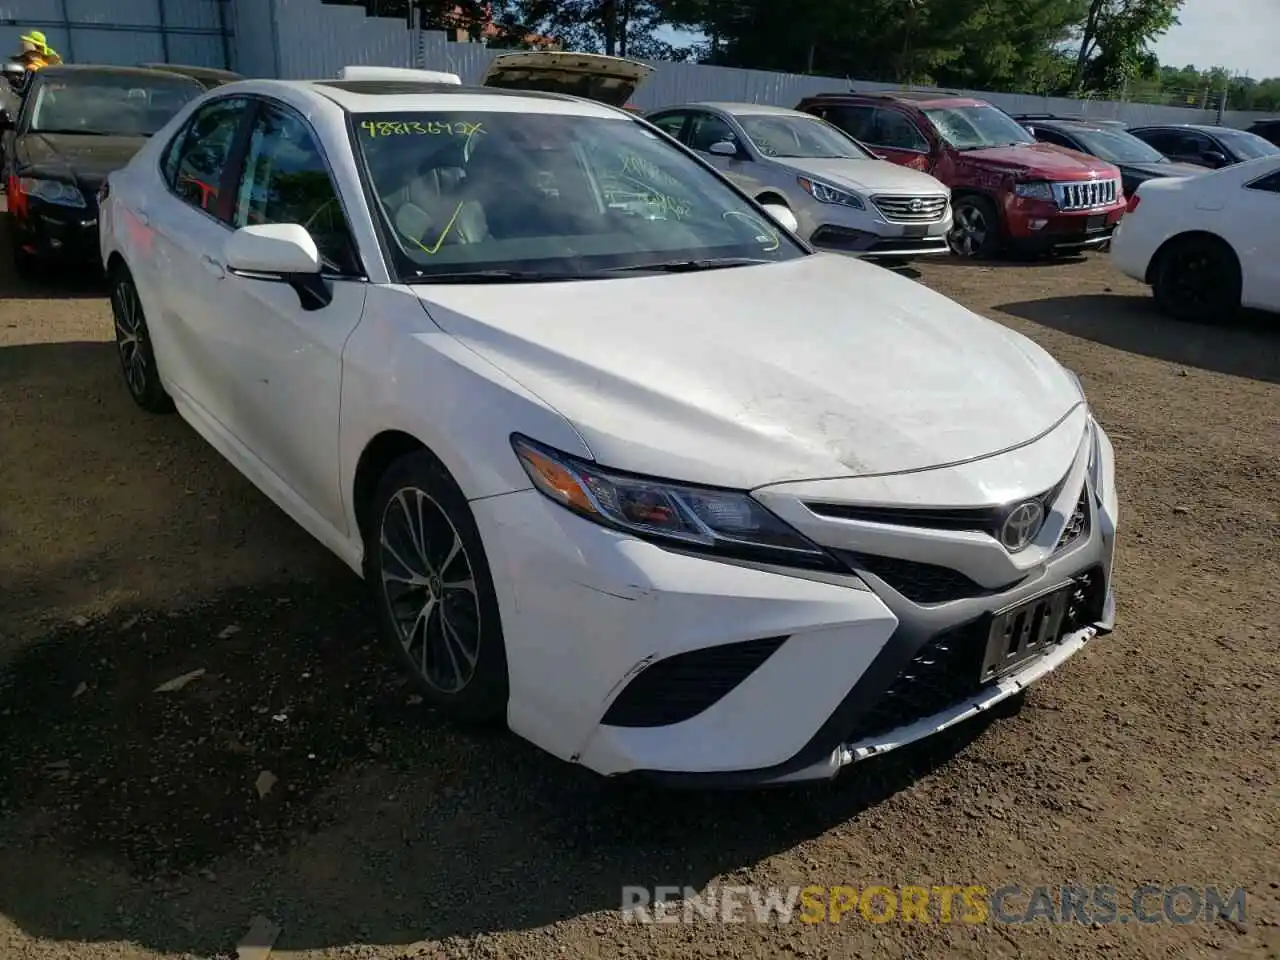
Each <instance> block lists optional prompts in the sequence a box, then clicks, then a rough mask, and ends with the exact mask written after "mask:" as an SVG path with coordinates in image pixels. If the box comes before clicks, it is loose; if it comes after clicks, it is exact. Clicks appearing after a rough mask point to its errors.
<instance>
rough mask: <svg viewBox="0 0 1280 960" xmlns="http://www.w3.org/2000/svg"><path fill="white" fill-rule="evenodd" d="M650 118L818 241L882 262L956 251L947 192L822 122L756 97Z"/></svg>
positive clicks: (679, 109) (660, 112)
mask: <svg viewBox="0 0 1280 960" xmlns="http://www.w3.org/2000/svg"><path fill="white" fill-rule="evenodd" d="M647 119H648V120H649V122H650V123H652V124H654V125H655V126H657V127H658V128H659V129H660V130H662V131H663V132H664V133H666V134H668V135H669V136H672V137H675V138H676V139H677V140H680V141H681V142H682V143H684V144H685V145H687V146H689V147H691V148H693V149H694V150H695V151H697V152H698V153H699V154H701V155H702V156H703V159H705V160H706V161H707V162H708V163H710V164H711V165H712V166H714V167H716V168H717V169H718V170H720V171H721V172H722V173H724V174H725V176H727V177H728V178H729V179H730V180H732V181H733V182H734V183H735V184H737V185H738V186H739V187H740V188H741V189H742V190H744V191H745V192H747V193H748V194H750V195H751V196H753V197H755V198H756V199H757V200H759V201H760V202H762V203H771V204H785V205H786V206H788V207H789V208H790V209H791V210H792V211H793V212H794V213H795V216H796V219H797V220H798V221H799V224H800V228H799V231H798V232H799V234H800V236H802V237H803V238H805V239H806V240H808V241H809V242H810V243H812V244H813V245H814V246H816V247H821V248H823V249H828V250H835V251H840V252H844V253H854V254H859V255H862V256H868V257H876V258H882V257H883V258H902V257H913V256H917V255H920V254H947V253H950V252H951V251H950V248H949V247H948V246H947V234H948V233H949V232H950V231H951V227H952V216H951V191H950V190H948V189H947V187H946V186H945V185H944V184H943V183H942V182H941V181H939V180H937V179H935V178H934V177H931V176H930V175H929V174H927V173H922V172H921V171H919V170H910V169H908V168H906V167H902V166H899V165H898V164H896V163H890V162H889V161H887V160H882V159H879V158H878V157H876V156H875V155H874V154H872V153H871V152H870V151H868V150H867V149H866V148H865V147H863V146H862V145H861V144H860V143H858V142H857V141H856V140H854V139H853V138H852V137H850V136H849V135H848V134H847V133H845V132H844V131H843V130H841V129H839V128H838V127H835V126H832V125H831V124H829V123H827V122H826V121H825V120H822V119H819V118H818V117H814V116H811V115H810V114H807V113H800V112H799V111H797V110H787V109H785V108H783V107H771V106H767V105H764V104H758V103H690V104H686V105H684V106H681V107H669V108H666V109H663V110H657V111H654V112H653V113H650V114H648V116H647Z"/></svg>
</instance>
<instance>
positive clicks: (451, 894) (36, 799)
mask: <svg viewBox="0 0 1280 960" xmlns="http://www.w3.org/2000/svg"><path fill="white" fill-rule="evenodd" d="M371 623H372V617H371V616H369V612H368V611H367V610H366V607H365V604H364V601H363V592H362V588H361V587H360V585H359V584H358V582H357V581H356V580H355V578H354V577H344V578H340V579H337V580H334V581H333V582H328V583H317V584H310V585H305V584H302V585H299V584H295V585H291V586H279V587H275V588H272V589H257V588H252V589H246V590H240V591H234V592H229V593H224V594H221V595H217V596H211V597H209V598H208V599H207V600H206V601H204V602H202V603H199V604H196V605H194V606H192V607H190V608H189V609H186V610H182V611H180V612H175V613H170V614H155V613H149V612H147V611H117V612H113V613H112V614H110V615H108V616H106V617H103V618H101V619H97V620H93V621H90V622H88V623H86V624H83V625H80V626H77V625H74V624H72V625H69V626H67V627H65V628H63V629H60V630H59V631H58V632H56V633H54V634H53V635H51V636H49V637H48V638H47V639H45V640H44V642H42V643H40V644H38V645H35V646H33V647H31V648H30V649H29V650H28V651H27V652H25V653H23V654H22V655H20V656H19V657H18V658H16V659H15V660H14V661H13V662H12V663H11V664H10V665H9V667H8V668H7V669H6V670H5V671H4V672H3V673H0V704H3V706H2V707H0V756H3V757H5V761H6V762H5V765H4V767H3V772H0V912H3V913H4V914H6V915H7V916H9V917H11V918H13V919H14V920H15V921H16V922H17V923H19V924H20V925H21V926H22V927H23V928H24V929H25V930H27V931H28V932H30V933H32V934H36V935H39V936H42V937H55V938H65V939H72V938H74V939H81V940H101V939H115V938H123V939H132V940H136V941H137V942H139V943H142V944H143V945H146V946H149V947H152V948H156V949H160V950H170V951H194V952H196V953H199V954H205V953H208V952H213V951H217V950H220V949H222V950H225V949H227V948H228V946H229V943H230V942H233V941H234V939H235V937H236V936H237V935H238V934H239V933H240V932H242V930H243V929H244V927H245V926H246V925H247V923H248V920H249V918H250V917H251V916H252V915H253V914H255V913H264V914H266V915H268V916H271V917H273V918H275V919H276V920H277V921H278V922H281V923H282V924H283V926H284V927H285V930H286V933H285V935H284V936H283V937H282V939H281V941H280V944H279V945H280V946H281V947H285V946H288V947H293V948H302V947H318V946H335V945H343V944H348V943H353V942H364V943H387V944H395V943H408V942H412V941H414V940H417V939H423V938H439V937H445V936H449V935H468V934H475V933H482V932H494V931H499V930H504V929H513V928H514V929H519V928H526V927H530V926H537V925H542V924H549V923H552V922H555V921H557V920H562V919H566V918H571V917H575V916H579V915H581V914H585V913H590V912H593V911H599V910H610V909H617V908H618V906H619V904H620V897H621V888H622V887H623V886H624V885H628V884H642V885H650V886H653V885H659V884H675V885H684V884H689V885H693V886H699V887H701V886H702V885H704V884H705V883H706V882H708V881H709V880H710V879H712V878H714V877H715V876H718V875H720V874H723V873H726V872H732V871H733V870H735V869H737V868H740V867H744V866H748V865H752V864H755V863H757V862H758V861H759V860H761V859H763V858H765V857H768V856H770V855H771V854H774V853H778V852H780V851H785V850H788V849H790V848H791V847H793V846H794V845H795V844H797V843H798V842H800V841H803V840H806V839H809V838H811V837H814V836H817V835H819V834H821V833H822V832H823V831H825V830H826V829H828V828H829V827H831V826H833V825H835V824H838V823H841V822H844V821H847V820H849V819H850V818H855V817H857V816H858V815H859V814H861V813H862V812H863V811H865V810H867V809H868V808H870V807H873V806H874V805H875V804H877V803H878V802H879V801H881V800H882V799H884V798H886V797H887V796H889V795H891V794H892V793H894V792H896V791H897V790H899V789H901V788H903V787H904V786H906V785H908V784H909V783H911V782H912V781H913V780H914V779H915V778H917V777H920V776H922V775H925V774H927V773H928V772H930V770H932V769H933V768H934V767H935V766H936V765H938V764H939V763H941V762H943V761H945V760H946V759H947V758H949V757H950V756H951V755H952V754H953V752H954V751H955V750H956V749H958V748H959V747H960V746H962V745H963V744H965V743H967V742H968V741H969V740H971V739H972V738H973V737H974V736H975V735H977V734H978V733H979V732H980V730H981V729H982V727H983V725H982V724H977V725H970V726H968V727H965V728H962V729H961V730H959V731H956V732H954V733H953V734H951V735H950V736H949V737H944V738H942V739H940V740H939V741H938V742H935V743H933V744H929V745H928V746H927V747H926V748H923V749H911V750H905V751H902V752H900V753H898V754H894V755H890V756H888V757H885V758H883V759H881V760H876V761H869V762H867V763H865V764H863V765H861V766H859V767H857V768H854V769H853V770H851V771H849V772H848V774H847V775H846V777H845V778H843V779H841V780H839V781H837V782H836V783H834V784H826V785H823V786H820V787H813V788H797V789H787V790H775V791H770V792H765V793H758V792H738V793H729V794H723V793H722V794H713V793H689V792H665V791H659V790H657V789H655V788H650V787H645V786H643V785H637V784H627V785H625V786H623V785H622V784H617V785H614V784H607V783H605V782H603V781H600V780H598V779H597V778H595V777H594V776H591V775H589V774H587V773H586V772H585V771H582V770H580V769H578V768H575V767H571V766H569V765H567V764H564V763H561V762H560V761H557V760H555V759H553V758H551V757H548V756H546V755H544V754H542V753H540V752H539V751H537V750H535V749H533V748H532V747H530V746H528V745H526V744H524V743H523V742H522V741H519V740H517V739H516V738H515V737H514V736H512V735H510V734H507V733H504V732H480V731H472V730H463V729H459V728H457V727H454V726H452V725H450V724H448V723H445V722H443V721H442V720H441V719H440V718H439V717H438V716H436V715H435V714H434V713H433V712H432V711H431V710H429V709H428V708H426V707H425V706H424V705H423V704H422V703H421V701H420V700H419V698H418V697H416V696H415V695H414V693H413V689H412V688H411V687H410V686H407V685H405V684H403V683H402V681H401V680H400V678H399V676H398V674H397V672H396V671H395V669H394V668H393V667H392V666H390V664H391V663H392V662H393V661H392V659H391V657H389V656H384V654H383V652H382V650H381V648H380V646H379V644H378V642H376V641H375V638H374V636H373V633H372V630H371ZM197 671H203V672H202V673H199V674H198V675H197V674H196V672H197ZM183 677H185V678H187V680H186V682H185V685H181V688H180V689H176V690H171V691H168V692H165V691H159V690H158V689H157V688H159V687H161V686H162V685H163V684H165V683H166V682H169V681H173V680H175V679H176V678H183ZM19 878H20V881H19Z"/></svg>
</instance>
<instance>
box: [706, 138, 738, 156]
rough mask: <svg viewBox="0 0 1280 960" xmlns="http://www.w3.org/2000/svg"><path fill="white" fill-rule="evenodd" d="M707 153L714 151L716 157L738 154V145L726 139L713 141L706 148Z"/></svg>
mask: <svg viewBox="0 0 1280 960" xmlns="http://www.w3.org/2000/svg"><path fill="white" fill-rule="evenodd" d="M707 152H708V153H714V154H715V155H716V156H717V157H736V156H737V155H738V145H737V144H736V143H731V142H730V141H728V140H721V141H720V142H719V143H713V144H712V145H711V146H710V147H709V148H708V149H707Z"/></svg>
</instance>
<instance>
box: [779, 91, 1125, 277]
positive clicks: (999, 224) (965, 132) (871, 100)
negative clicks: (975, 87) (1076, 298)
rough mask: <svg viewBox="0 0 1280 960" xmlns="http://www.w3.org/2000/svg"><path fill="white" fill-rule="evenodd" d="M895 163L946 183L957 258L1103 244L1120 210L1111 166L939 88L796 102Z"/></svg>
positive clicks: (986, 106)
mask: <svg viewBox="0 0 1280 960" xmlns="http://www.w3.org/2000/svg"><path fill="white" fill-rule="evenodd" d="M796 109H797V110H803V111H805V112H806V113H811V114H813V115H814V116H818V117H822V118H823V119H824V120H826V121H828V122H829V123H832V124H834V125H835V126H837V127H839V128H840V129H841V130H844V131H845V132H846V133H848V134H849V135H850V136H851V137H853V138H854V139H855V140H859V141H861V142H862V143H864V144H866V145H867V147H868V148H869V149H871V150H872V151H874V152H875V153H877V154H879V155H880V156H882V157H884V158H885V159H886V160H892V161H893V162H894V163H900V164H902V165H903V166H906V167H913V168H915V169H916V170H923V171H925V172H926V173H931V174H933V175H934V176H935V177H937V178H938V179H939V180H941V181H942V182H943V183H945V184H946V185H947V186H948V187H950V188H951V205H952V209H953V211H954V216H955V226H954V227H953V228H952V231H951V233H950V234H949V235H948V237H947V241H948V243H949V244H950V246H951V249H952V251H953V252H954V253H956V254H957V255H959V256H962V257H977V258H990V257H993V256H995V255H996V254H998V253H1000V252H1001V251H1002V250H1025V251H1028V252H1048V251H1052V250H1062V249H1079V248H1082V247H1088V246H1096V245H1098V244H1102V243H1105V242H1106V241H1107V240H1108V239H1109V238H1110V236H1111V232H1112V231H1113V230H1114V229H1115V225H1116V223H1117V222H1119V220H1120V217H1121V215H1122V214H1123V213H1124V209H1125V198H1124V191H1123V189H1122V187H1121V185H1120V171H1119V169H1118V168H1116V167H1115V166H1113V165H1112V164H1110V163H1107V162H1106V161H1104V160H1099V159H1098V158H1097V157H1090V156H1086V155H1085V154H1083V153H1077V152H1076V151H1074V150H1067V149H1065V148H1063V147H1056V146H1054V145H1052V144H1048V143H1037V142H1036V139H1035V137H1033V136H1032V135H1031V134H1030V133H1029V132H1028V131H1027V130H1026V129H1025V128H1024V127H1022V126H1021V125H1020V124H1019V123H1018V122H1017V121H1016V120H1014V119H1013V118H1012V117H1010V116H1009V115H1008V114H1007V113H1005V112H1004V111H1003V110H1000V109H998V108H997V107H993V106H992V105H991V104H989V103H986V102H985V101H983V100H975V99H973V98H971V97H965V96H961V95H959V94H954V95H952V94H949V93H942V92H934V93H915V92H895V93H822V94H818V95H817V96H813V97H806V98H805V99H804V100H801V101H800V103H798V104H797V105H796Z"/></svg>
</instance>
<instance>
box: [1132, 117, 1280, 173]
mask: <svg viewBox="0 0 1280 960" xmlns="http://www.w3.org/2000/svg"><path fill="white" fill-rule="evenodd" d="M1129 132H1130V133H1132V134H1133V135H1134V136H1135V137H1137V138H1138V139H1139V140H1142V141H1145V142H1146V143H1149V144H1151V146H1153V147H1155V148H1156V149H1157V150H1159V151H1160V152H1161V153H1163V154H1164V155H1165V156H1166V157H1168V158H1169V159H1170V160H1177V161H1180V162H1182V163H1194V164H1196V165H1198V166H1201V167H1208V168H1209V169H1210V170H1217V169H1218V168H1219V167H1229V166H1231V165H1233V164H1236V163H1244V162H1245V161H1246V160H1256V159H1258V158H1259V157H1270V156H1275V155H1276V154H1280V147H1277V146H1276V145H1275V144H1274V143H1271V142H1270V141H1267V140H1264V139H1263V138H1262V137H1260V136H1258V135H1257V134H1256V133H1249V132H1248V131H1245V130H1235V129H1233V128H1231V127H1211V126H1209V125H1208V124H1197V123H1170V124H1163V125H1159V126H1150V127H1134V128H1133V129H1131V130H1130V131H1129Z"/></svg>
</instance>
